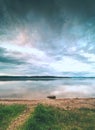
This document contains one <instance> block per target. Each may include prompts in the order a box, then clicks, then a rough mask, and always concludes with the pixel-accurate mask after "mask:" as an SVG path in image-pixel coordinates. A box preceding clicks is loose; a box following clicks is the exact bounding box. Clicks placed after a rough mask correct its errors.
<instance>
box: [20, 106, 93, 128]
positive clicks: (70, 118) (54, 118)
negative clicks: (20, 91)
mask: <svg viewBox="0 0 95 130" xmlns="http://www.w3.org/2000/svg"><path fill="white" fill-rule="evenodd" d="M20 130H95V109H87V108H81V109H75V110H62V109H57V108H54V107H48V106H43V105H38V106H37V107H36V108H35V111H34V113H33V114H31V116H30V118H29V119H28V120H27V121H26V123H25V124H24V125H23V127H22V128H21V129H20Z"/></svg>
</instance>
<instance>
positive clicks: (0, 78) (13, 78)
mask: <svg viewBox="0 0 95 130" xmlns="http://www.w3.org/2000/svg"><path fill="white" fill-rule="evenodd" d="M64 78H72V79H73V78H79V79H82V78H95V77H62V76H0V81H19V80H57V79H64Z"/></svg>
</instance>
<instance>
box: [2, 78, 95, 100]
mask: <svg viewBox="0 0 95 130" xmlns="http://www.w3.org/2000/svg"><path fill="white" fill-rule="evenodd" d="M48 95H55V96H56V97H57V98H74V97H75V98H76V97H85V98H88V97H91V98H95V79H94V78H92V79H91V78H71V79H59V80H49V81H44V80H43V81H0V98H9V99H10V98H11V99H13V98H15V99H43V98H46V97H47V96H48Z"/></svg>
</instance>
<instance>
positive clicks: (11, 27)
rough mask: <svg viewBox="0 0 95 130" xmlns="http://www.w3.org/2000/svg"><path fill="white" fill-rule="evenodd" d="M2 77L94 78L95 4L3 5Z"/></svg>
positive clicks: (40, 0)
mask: <svg viewBox="0 0 95 130" xmlns="http://www.w3.org/2000/svg"><path fill="white" fill-rule="evenodd" d="M0 75H54V76H95V0H0Z"/></svg>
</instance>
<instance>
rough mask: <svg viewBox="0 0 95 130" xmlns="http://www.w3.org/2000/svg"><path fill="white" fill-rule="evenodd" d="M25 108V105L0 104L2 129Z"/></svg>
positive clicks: (0, 125) (0, 126)
mask: <svg viewBox="0 0 95 130" xmlns="http://www.w3.org/2000/svg"><path fill="white" fill-rule="evenodd" d="M25 109H26V106H25V105H0V130H6V128H7V127H8V125H9V124H10V122H11V121H12V119H14V118H15V117H17V116H18V115H19V114H20V113H21V112H23V111H24V110H25Z"/></svg>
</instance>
